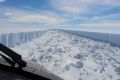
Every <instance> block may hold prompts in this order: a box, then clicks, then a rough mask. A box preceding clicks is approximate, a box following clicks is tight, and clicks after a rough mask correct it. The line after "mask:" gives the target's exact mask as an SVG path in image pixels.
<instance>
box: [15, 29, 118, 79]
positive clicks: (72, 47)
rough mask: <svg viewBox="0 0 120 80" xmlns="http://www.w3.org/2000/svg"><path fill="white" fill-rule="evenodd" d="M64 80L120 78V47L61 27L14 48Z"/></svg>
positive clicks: (24, 56)
mask: <svg viewBox="0 0 120 80" xmlns="http://www.w3.org/2000/svg"><path fill="white" fill-rule="evenodd" d="M13 50H15V51H16V52H18V53H20V54H21V55H22V57H23V58H25V59H27V60H30V61H33V62H36V63H39V64H43V65H44V66H45V67H46V68H47V69H48V70H50V71H51V72H53V73H55V74H57V75H58V76H60V77H61V78H63V79H65V80H120V48H117V47H112V46H111V45H110V44H109V43H103V42H99V41H94V40H91V39H87V38H83V37H80V36H76V35H72V34H68V33H65V32H64V31H60V30H48V31H46V33H45V34H43V35H42V36H40V37H39V38H37V39H34V40H32V41H30V42H27V43H24V44H22V45H19V46H16V47H15V48H13Z"/></svg>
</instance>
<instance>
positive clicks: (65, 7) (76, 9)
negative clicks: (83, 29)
mask: <svg viewBox="0 0 120 80" xmlns="http://www.w3.org/2000/svg"><path fill="white" fill-rule="evenodd" d="M50 1H51V2H50V3H51V6H52V7H53V8H54V9H56V10H60V11H63V12H64V13H66V14H67V15H75V16H79V15H81V14H89V13H90V14H91V13H97V12H101V11H104V10H106V9H110V7H116V6H120V4H119V3H120V0H50Z"/></svg>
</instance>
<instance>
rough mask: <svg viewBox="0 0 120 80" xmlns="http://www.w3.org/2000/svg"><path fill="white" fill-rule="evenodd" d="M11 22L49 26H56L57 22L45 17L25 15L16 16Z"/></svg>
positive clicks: (52, 18)
mask: <svg viewBox="0 0 120 80" xmlns="http://www.w3.org/2000/svg"><path fill="white" fill-rule="evenodd" d="M10 21H11V22H29V23H44V24H49V25H55V24H58V23H59V21H58V20H57V19H56V18H54V17H50V16H47V15H30V14H29V15H25V16H16V17H13V18H11V20H10Z"/></svg>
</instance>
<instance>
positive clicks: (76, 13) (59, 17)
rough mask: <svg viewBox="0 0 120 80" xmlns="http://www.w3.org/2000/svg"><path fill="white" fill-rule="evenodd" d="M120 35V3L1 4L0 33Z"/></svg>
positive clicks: (28, 0) (6, 0)
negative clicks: (57, 31)
mask: <svg viewBox="0 0 120 80" xmlns="http://www.w3.org/2000/svg"><path fill="white" fill-rule="evenodd" d="M21 28H22V29H41V30H42V29H69V30H80V31H81V30H82V31H93V32H109V33H120V0H0V29H1V30H2V29H6V30H7V29H21Z"/></svg>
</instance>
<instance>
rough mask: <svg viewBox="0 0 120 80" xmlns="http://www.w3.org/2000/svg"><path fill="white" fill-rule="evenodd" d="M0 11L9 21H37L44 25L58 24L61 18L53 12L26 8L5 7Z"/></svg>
mask: <svg viewBox="0 0 120 80" xmlns="http://www.w3.org/2000/svg"><path fill="white" fill-rule="evenodd" d="M2 13H3V14H4V16H6V17H7V19H6V21H9V22H10V23H39V24H45V25H58V24H60V23H62V22H63V20H62V19H61V18H60V17H59V16H57V15H56V14H54V13H50V12H43V13H42V12H34V11H27V10H17V9H6V10H3V11H2Z"/></svg>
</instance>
